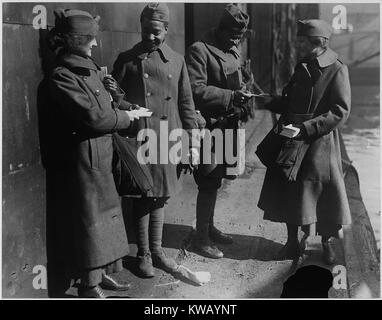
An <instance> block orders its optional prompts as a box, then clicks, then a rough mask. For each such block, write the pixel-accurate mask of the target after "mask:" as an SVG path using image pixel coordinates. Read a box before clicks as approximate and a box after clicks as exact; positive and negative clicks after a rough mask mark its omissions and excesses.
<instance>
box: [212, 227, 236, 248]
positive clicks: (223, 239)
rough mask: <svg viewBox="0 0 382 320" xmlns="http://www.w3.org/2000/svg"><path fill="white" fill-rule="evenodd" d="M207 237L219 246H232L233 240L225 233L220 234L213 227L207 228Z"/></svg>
mask: <svg viewBox="0 0 382 320" xmlns="http://www.w3.org/2000/svg"><path fill="white" fill-rule="evenodd" d="M209 236H210V239H211V240H212V241H213V242H216V243H220V244H232V243H233V238H232V237H231V236H229V235H228V234H226V233H223V232H221V231H220V230H219V229H217V228H216V227H214V226H211V227H210V228H209Z"/></svg>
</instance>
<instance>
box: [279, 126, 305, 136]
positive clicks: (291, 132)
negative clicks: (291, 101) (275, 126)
mask: <svg viewBox="0 0 382 320" xmlns="http://www.w3.org/2000/svg"><path fill="white" fill-rule="evenodd" d="M299 133H300V129H299V128H296V127H293V125H292V124H288V125H287V126H285V127H283V129H282V130H281V132H280V135H281V136H284V137H287V138H294V137H296V136H297V135H298V134H299Z"/></svg>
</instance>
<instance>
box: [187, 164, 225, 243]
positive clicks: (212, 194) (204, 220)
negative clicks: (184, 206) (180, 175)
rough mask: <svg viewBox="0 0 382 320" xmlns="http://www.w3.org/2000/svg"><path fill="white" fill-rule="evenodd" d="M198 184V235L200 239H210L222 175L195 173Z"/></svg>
mask: <svg viewBox="0 0 382 320" xmlns="http://www.w3.org/2000/svg"><path fill="white" fill-rule="evenodd" d="M194 179H195V182H196V184H197V186H198V197H197V200H196V237H197V239H198V240H200V241H208V239H209V236H208V234H209V228H210V227H212V226H213V225H214V213H215V204H216V198H217V194H218V190H219V188H220V187H221V185H222V179H223V178H221V177H210V176H203V175H202V174H200V173H199V172H198V171H196V172H195V173H194Z"/></svg>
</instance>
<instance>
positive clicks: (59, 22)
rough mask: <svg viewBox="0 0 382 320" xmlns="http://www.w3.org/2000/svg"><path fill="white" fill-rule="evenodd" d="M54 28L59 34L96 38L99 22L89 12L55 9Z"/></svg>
mask: <svg viewBox="0 0 382 320" xmlns="http://www.w3.org/2000/svg"><path fill="white" fill-rule="evenodd" d="M54 15H55V28H56V29H57V31H58V32H61V33H71V34H77V35H85V36H87V35H90V36H96V35H97V33H98V29H99V25H98V22H99V20H100V17H99V16H96V17H93V16H92V15H91V14H90V13H89V12H86V11H82V10H72V9H57V10H55V11H54Z"/></svg>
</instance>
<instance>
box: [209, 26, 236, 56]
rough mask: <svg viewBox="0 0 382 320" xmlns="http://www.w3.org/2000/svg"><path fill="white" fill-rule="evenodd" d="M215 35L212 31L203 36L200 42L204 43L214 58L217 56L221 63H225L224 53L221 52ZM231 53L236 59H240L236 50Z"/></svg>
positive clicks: (214, 30)
mask: <svg viewBox="0 0 382 320" xmlns="http://www.w3.org/2000/svg"><path fill="white" fill-rule="evenodd" d="M215 33H216V29H212V30H210V31H208V32H207V33H206V34H205V35H204V36H203V39H202V42H204V44H205V45H206V47H207V48H208V50H210V51H211V52H212V53H213V54H214V55H215V56H217V57H218V58H220V59H221V60H223V61H226V60H227V58H226V53H225V52H224V51H223V50H222V48H221V45H220V44H219V42H218V40H217V38H216V35H215ZM233 51H234V53H235V55H236V56H237V57H240V53H239V50H238V49H236V48H235V49H234V50H233Z"/></svg>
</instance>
